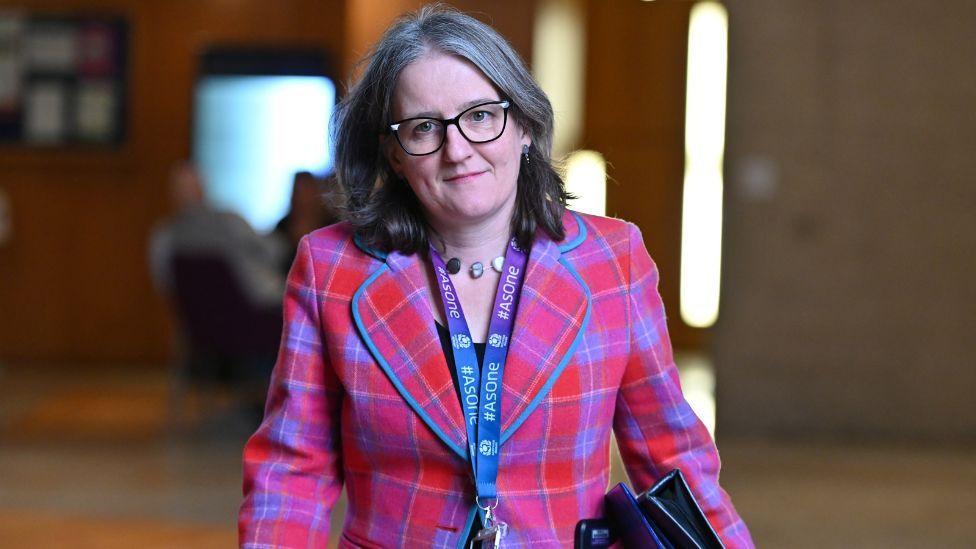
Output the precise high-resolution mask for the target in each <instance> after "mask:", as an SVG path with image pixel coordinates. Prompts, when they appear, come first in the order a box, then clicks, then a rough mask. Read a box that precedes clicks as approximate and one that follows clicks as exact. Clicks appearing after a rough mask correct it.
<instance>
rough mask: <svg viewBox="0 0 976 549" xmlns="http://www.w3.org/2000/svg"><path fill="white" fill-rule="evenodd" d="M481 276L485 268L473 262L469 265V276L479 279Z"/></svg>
mask: <svg viewBox="0 0 976 549" xmlns="http://www.w3.org/2000/svg"><path fill="white" fill-rule="evenodd" d="M483 274H485V266H484V265H482V263H481V262H480V261H475V262H474V263H472V264H471V276H473V277H475V278H481V275H483Z"/></svg>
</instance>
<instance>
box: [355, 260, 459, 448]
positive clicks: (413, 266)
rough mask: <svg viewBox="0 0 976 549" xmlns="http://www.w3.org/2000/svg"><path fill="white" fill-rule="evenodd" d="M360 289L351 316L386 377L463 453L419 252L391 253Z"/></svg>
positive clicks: (454, 398)
mask: <svg viewBox="0 0 976 549" xmlns="http://www.w3.org/2000/svg"><path fill="white" fill-rule="evenodd" d="M385 261H386V262H385V264H384V265H382V266H381V267H380V268H379V269H378V270H377V271H375V272H374V273H373V274H372V275H371V276H370V277H369V278H368V279H367V280H366V281H365V282H364V283H363V285H362V286H361V287H360V288H359V290H358V291H357V292H356V294H355V295H354V296H353V300H352V312H353V318H354V320H355V323H356V328H357V329H358V330H359V333H360V335H361V336H362V338H363V341H364V342H365V343H366V345H367V347H369V350H370V352H371V353H372V354H373V358H375V359H376V361H377V362H378V363H379V365H380V367H381V368H382V369H383V371H384V372H385V373H386V375H387V377H388V378H389V379H390V382H391V383H393V385H394V387H396V389H397V391H398V392H399V393H400V395H401V396H402V397H403V399H404V400H405V401H406V402H407V403H408V404H409V405H410V407H411V408H412V409H413V410H414V412H416V413H417V414H418V415H419V416H420V418H421V419H422V420H423V421H424V423H426V424H427V426H428V427H430V429H431V430H432V431H433V432H434V434H436V435H437V436H438V438H440V439H441V440H442V441H443V442H444V443H445V444H446V445H447V446H448V447H449V448H451V449H452V450H453V451H454V452H455V453H457V454H458V455H459V456H461V457H462V458H465V459H466V458H467V455H468V453H467V450H466V439H467V434H466V432H465V430H464V418H463V415H462V412H461V404H460V403H459V402H458V396H457V391H456V390H455V388H454V382H453V381H452V380H451V375H450V372H449V371H448V366H447V360H446V359H445V357H444V351H443V349H441V345H440V339H439V338H438V336H437V332H436V330H435V328H434V317H433V314H432V313H431V310H430V303H429V301H428V298H427V294H428V291H429V290H428V287H427V283H426V279H425V278H424V275H423V272H422V270H421V269H423V268H424V265H423V263H422V261H421V259H420V257H419V256H418V255H416V254H414V255H409V256H407V255H402V254H399V253H397V252H391V253H390V254H388V255H386V256H385Z"/></svg>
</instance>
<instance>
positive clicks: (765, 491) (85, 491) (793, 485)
mask: <svg viewBox="0 0 976 549" xmlns="http://www.w3.org/2000/svg"><path fill="white" fill-rule="evenodd" d="M66 371H67V370H65V369H64V368H43V367H32V368H25V367H18V368H14V367H7V368H5V369H3V370H2V371H0V547H4V548H7V547H25V548H27V547H29V548H36V547H82V548H84V547H98V548H103V547H108V548H115V547H139V548H140V549H151V548H156V547H180V548H195V547H201V548H203V547H207V548H210V547H233V546H235V544H236V526H235V515H236V510H237V505H238V503H239V498H240V449H241V446H242V444H243V441H244V438H245V436H246V435H245V433H246V432H247V429H248V427H247V422H246V420H243V419H241V417H240V416H238V415H235V414H233V413H231V406H230V405H229V404H228V402H226V401H222V400H220V399H216V400H214V399H208V401H204V402H202V403H201V402H197V401H195V400H193V399H190V400H189V401H188V402H190V403H191V404H193V405H194V406H193V408H194V409H195V410H197V411H196V412H192V413H190V414H188V415H187V416H188V417H184V419H185V420H187V423H188V424H189V425H191V428H184V429H183V430H182V431H181V434H179V435H174V434H172V431H171V430H170V429H168V425H169V420H170V419H171V418H170V415H169V414H168V413H167V410H168V403H169V400H168V397H169V390H168V387H169V383H168V382H169V380H168V376H167V375H166V373H165V372H164V371H161V370H159V369H158V368H148V367H147V368H139V367H132V368H130V369H125V370H122V369H106V368H76V369H72V370H70V371H71V375H65V372H66ZM119 410H122V411H121V412H120V411H119ZM720 410H721V409H719V413H721V411H720ZM200 417H208V418H209V419H207V420H206V421H202V420H200V419H199V418H200ZM184 427H185V426H184ZM719 447H720V449H721V452H722V458H723V463H724V469H723V477H722V480H723V485H724V486H725V488H726V489H727V490H728V491H729V492H730V493H731V494H732V496H733V499H734V501H735V503H736V505H737V507H738V509H739V511H740V513H741V514H742V515H743V517H744V518H745V519H746V522H747V523H748V524H749V526H750V528H751V530H752V532H753V536H754V537H755V540H756V542H757V545H758V546H760V547H790V548H794V547H795V548H805V547H879V548H880V547H884V548H899V547H905V548H908V547H912V548H914V547H970V548H971V547H976V453H974V452H972V451H968V450H962V449H945V448H942V449H940V448H909V447H892V446H879V445H867V444H858V445H842V444H836V443H834V444H813V443H809V442H808V443H799V442H791V443H785V442H770V441H745V440H733V439H724V438H722V439H720V440H719ZM338 514H339V513H337V516H335V517H333V523H334V524H335V523H341V517H340V516H338Z"/></svg>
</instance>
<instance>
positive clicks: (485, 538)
mask: <svg viewBox="0 0 976 549" xmlns="http://www.w3.org/2000/svg"><path fill="white" fill-rule="evenodd" d="M507 534H508V525H507V524H505V523H504V522H502V521H500V520H498V519H497V518H495V515H494V513H492V511H491V508H488V509H485V527H484V528H482V529H481V530H478V533H477V534H475V536H474V538H472V539H471V544H470V545H469V546H468V549H474V547H475V543H478V542H480V543H481V547H482V548H484V547H492V548H493V549H498V547H499V546H501V542H502V539H504V538H505V536H506V535H507ZM489 543H490V544H491V545H487V544H489Z"/></svg>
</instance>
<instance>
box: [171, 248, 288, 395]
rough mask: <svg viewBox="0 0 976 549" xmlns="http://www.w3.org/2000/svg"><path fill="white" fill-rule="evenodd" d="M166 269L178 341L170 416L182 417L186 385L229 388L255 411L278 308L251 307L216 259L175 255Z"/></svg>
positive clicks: (274, 348) (277, 333)
mask: <svg viewBox="0 0 976 549" xmlns="http://www.w3.org/2000/svg"><path fill="white" fill-rule="evenodd" d="M171 267H172V273H173V286H174V296H173V298H174V301H175V303H174V305H175V308H176V312H177V315H178V317H179V321H180V325H181V335H182V340H183V341H182V347H183V349H182V353H181V354H182V357H181V359H180V363H179V364H178V365H177V368H176V369H175V374H176V379H175V380H174V408H175V409H174V412H177V413H179V414H182V412H183V408H184V407H185V405H186V399H185V396H186V392H187V389H188V387H189V386H190V385H191V384H192V385H197V386H201V385H202V386H208V387H207V389H209V388H211V387H222V388H227V389H230V392H231V394H232V395H235V396H236V397H237V398H238V400H243V402H240V404H243V405H244V407H245V409H249V410H252V411H253V410H258V411H259V410H260V409H261V406H262V405H263V401H264V396H265V394H266V392H267V383H268V379H269V377H270V375H271V370H272V368H273V367H274V362H275V357H276V356H277V353H278V342H279V340H280V337H281V323H282V316H281V307H280V306H278V307H274V308H273V309H272V308H262V307H259V306H258V305H257V304H255V303H252V302H251V301H250V300H249V299H248V297H247V295H246V294H245V293H244V291H243V288H242V286H241V284H240V282H239V281H238V279H237V276H236V275H235V273H234V271H233V269H232V268H231V265H230V264H229V263H228V261H227V260H226V259H225V258H224V257H222V256H220V255H216V254H212V253H180V254H177V255H175V256H174V257H173V258H172V263H171Z"/></svg>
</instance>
